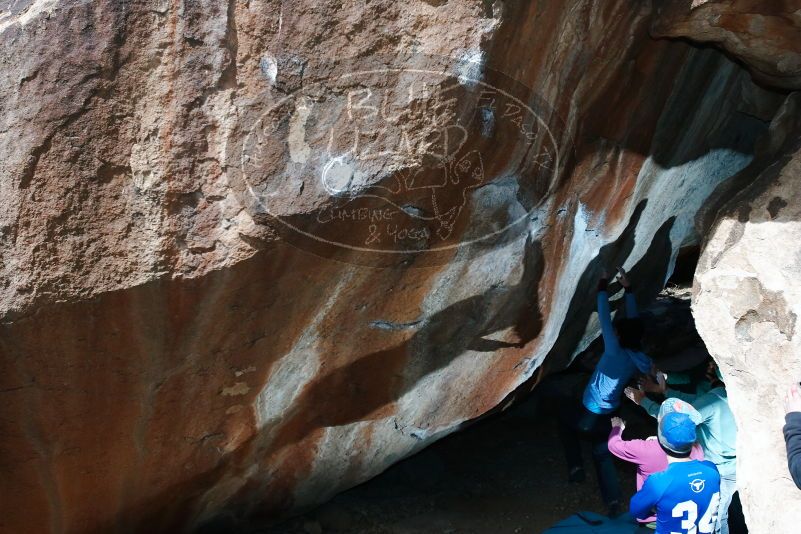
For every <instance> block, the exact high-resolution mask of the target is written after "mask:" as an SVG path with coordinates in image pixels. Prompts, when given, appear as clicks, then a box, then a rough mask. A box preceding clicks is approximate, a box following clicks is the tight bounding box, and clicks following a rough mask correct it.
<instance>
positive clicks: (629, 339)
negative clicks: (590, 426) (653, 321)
mask: <svg viewBox="0 0 801 534" xmlns="http://www.w3.org/2000/svg"><path fill="white" fill-rule="evenodd" d="M618 272H619V273H620V277H619V280H620V285H622V286H623V288H624V289H625V297H624V300H625V308H626V316H625V317H624V318H622V319H618V320H617V321H616V322H614V323H613V322H612V313H611V310H610V308H609V295H608V294H607V291H606V290H607V286H608V283H609V282H608V279H607V277H606V276H603V277H602V278H601V279H600V280H599V282H598V296H597V299H598V321H599V322H600V323H601V335H602V336H603V341H604V353H603V355H602V356H601V360H600V361H599V362H598V365H597V366H596V368H595V372H594V373H593V374H592V378H591V379H590V382H589V384H587V388H586V389H585V390H584V407H585V408H586V409H587V410H588V411H589V412H591V413H593V414H596V415H601V414H608V413H612V412H614V411H615V410H617V408H618V407H619V406H620V400H621V397H622V396H623V390H624V388H625V387H626V385H627V384H628V382H629V380H631V378H632V377H633V376H634V374H635V373H636V372H637V371H640V372H641V373H646V374H647V373H649V372H651V368H652V367H653V363H652V361H651V358H649V357H648V356H647V355H646V354H644V353H643V352H642V336H643V324H642V319H641V318H640V317H639V313H638V312H637V301H636V300H635V299H634V294H633V292H632V289H631V284H630V282H629V279H628V276H627V275H626V271H625V270H623V268H621V267H618Z"/></svg>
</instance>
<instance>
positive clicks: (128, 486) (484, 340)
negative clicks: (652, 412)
mask: <svg viewBox="0 0 801 534" xmlns="http://www.w3.org/2000/svg"><path fill="white" fill-rule="evenodd" d="M652 15H653V13H652V12H651V11H650V9H649V6H648V5H647V4H636V3H632V2H629V1H623V0H619V1H618V0H610V1H605V2H602V3H598V2H586V1H567V2H513V3H503V2H493V3H489V2H485V1H480V0H451V1H434V0H425V1H424V0H419V1H415V2H395V1H393V0H379V1H374V2H367V3H365V2H356V1H352V2H341V1H334V0H331V1H322V2H321V1H318V0H298V1H291V2H289V1H282V0H271V1H268V0H261V1H256V0H251V1H250V2H243V1H236V0H230V1H229V2H228V3H225V4H222V3H220V2H211V1H208V0H195V1H185V2H166V1H164V0H149V1H142V2H114V1H111V0H101V1H87V0H35V1H17V2H14V3H13V4H12V5H11V7H10V8H9V9H7V10H6V11H4V12H3V13H1V14H0V66H2V70H0V110H2V113H0V201H1V202H2V204H3V206H4V210H3V211H2V213H0V250H2V264H0V318H2V326H0V393H2V397H3V403H2V405H0V436H1V437H0V468H1V470H2V473H3V476H2V477H0V493H2V495H3V499H0V525H2V528H3V529H4V530H7V531H11V532H24V531H51V532H62V531H67V532H86V531H108V530H109V529H111V528H117V527H119V528H120V529H127V530H133V531H139V530H143V531H144V530H175V529H181V528H189V527H192V526H196V525H198V524H200V523H202V522H204V521H207V520H209V519H211V518H214V517H216V516H218V515H220V514H223V513H226V514H230V515H232V516H234V517H244V516H253V515H264V516H267V517H277V516H278V515H280V514H282V513H286V512H287V511H290V510H293V509H297V508H299V507H303V506H307V505H311V504H314V503H317V502H320V501H321V500H323V499H325V498H327V497H329V496H331V495H332V494H334V493H335V492H337V491H340V490H342V489H344V488H347V487H349V486H352V485H355V484H357V483H359V482H361V481H363V480H365V479H367V478H369V477H371V476H374V475H375V474H377V473H379V472H381V471H382V470H383V469H385V468H386V467H387V466H389V465H391V464H392V463H393V462H396V461H397V460H399V459H401V458H403V457H405V456H408V455H410V454H412V453H414V452H415V451H417V450H419V449H420V448H421V447H425V446H426V445H427V444H430V443H431V442H432V441H433V440H436V439H438V438H440V437H442V436H444V435H446V434H448V433H449V432H452V431H454V430H455V429H457V428H458V427H459V425H460V424H462V423H464V422H466V421H469V420H471V419H474V418H476V417H478V416H480V415H481V414H484V413H486V412H487V411H488V410H491V409H492V408H494V407H495V406H497V405H498V404H499V403H500V402H501V401H503V400H504V399H505V398H506V397H507V396H508V395H509V394H510V392H512V391H514V390H515V389H516V388H518V387H520V386H521V385H523V384H529V383H532V382H536V377H537V376H540V375H541V374H542V372H544V371H545V370H547V369H557V368H560V367H561V366H564V365H566V364H567V363H568V362H569V361H570V359H571V357H572V355H573V354H574V353H575V351H576V350H578V349H580V348H581V347H583V346H584V345H586V344H587V343H588V342H589V341H590V340H591V339H592V338H593V337H595V335H596V332H597V325H596V322H595V321H594V319H593V315H592V308H593V299H592V288H593V286H594V282H595V279H596V278H597V276H598V275H599V274H600V272H601V270H602V268H603V267H604V266H611V265H615V264H621V265H625V266H626V267H628V268H630V269H631V271H632V276H633V277H634V279H635V280H636V283H637V285H638V290H639V293H640V295H641V297H642V298H643V299H647V298H648V297H649V296H650V295H653V294H655V293H656V292H657V291H658V290H659V289H660V288H661V286H662V285H663V284H664V282H665V280H666V279H667V277H668V276H669V274H670V272H671V270H672V268H673V264H674V262H675V258H676V257H677V254H678V251H679V249H680V248H681V247H683V246H687V245H693V244H698V242H699V236H698V233H697V232H696V230H695V227H694V224H693V221H694V218H695V216H696V215H697V213H698V212H699V210H700V208H701V207H702V206H704V204H705V202H706V200H707V198H709V197H710V195H712V194H713V192H714V191H716V190H717V191H718V193H719V192H720V189H718V188H719V186H721V184H724V183H735V182H727V179H728V178H729V177H731V176H734V175H737V173H738V172H739V171H740V170H742V169H743V168H744V167H746V166H747V165H748V164H749V162H751V161H752V159H753V154H754V150H755V143H756V141H757V138H758V137H759V136H760V135H761V134H762V133H763V132H765V131H766V128H767V123H768V122H769V121H770V120H771V119H772V118H773V115H774V113H775V111H776V109H777V107H778V104H779V103H780V101H781V99H780V98H779V97H778V96H777V95H776V94H774V93H772V92H771V91H769V90H766V89H762V88H760V87H759V86H757V85H755V84H754V83H753V82H752V81H751V78H750V76H749V74H748V72H747V71H746V70H744V69H743V68H742V67H740V66H739V65H738V64H737V63H735V62H733V61H731V60H730V59H728V58H727V57H726V56H725V55H723V54H722V53H720V52H718V51H716V50H713V49H696V48H693V47H691V46H689V45H687V44H685V43H681V42H675V41H668V40H655V39H653V38H651V37H650V36H649V28H650V27H651V25H652V24H653V23H654V20H653V19H652ZM376 155H378V157H375V156H376ZM736 183H739V182H736ZM765 287H768V286H765ZM546 357H547V360H546ZM543 363H545V365H543Z"/></svg>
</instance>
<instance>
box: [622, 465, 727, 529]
mask: <svg viewBox="0 0 801 534" xmlns="http://www.w3.org/2000/svg"><path fill="white" fill-rule="evenodd" d="M719 501H720V475H719V474H718V470H717V468H716V467H715V464H713V463H712V462H708V461H702V460H693V461H691V462H675V463H671V464H670V465H669V466H668V468H667V469H666V470H664V471H662V472H661V473H654V474H653V475H651V476H650V477H648V479H647V480H646V481H645V484H643V486H642V489H641V490H640V491H638V492H637V494H636V495H634V497H632V498H631V506H630V511H631V515H633V516H634V517H636V518H638V519H645V518H647V517H648V516H649V515H651V510H653V509H656V534H707V533H711V532H714V531H715V523H716V522H717V516H718V505H719Z"/></svg>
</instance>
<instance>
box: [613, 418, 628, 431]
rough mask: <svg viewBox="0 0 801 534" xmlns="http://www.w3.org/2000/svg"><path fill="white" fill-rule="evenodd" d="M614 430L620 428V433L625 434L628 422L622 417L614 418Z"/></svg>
mask: <svg viewBox="0 0 801 534" xmlns="http://www.w3.org/2000/svg"><path fill="white" fill-rule="evenodd" d="M612 428H620V431H621V432H623V430H625V428H626V422H625V421H624V420H623V419H621V418H620V417H613V418H612Z"/></svg>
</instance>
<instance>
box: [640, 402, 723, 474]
mask: <svg viewBox="0 0 801 534" xmlns="http://www.w3.org/2000/svg"><path fill="white" fill-rule="evenodd" d="M665 396H666V397H676V398H678V399H681V400H683V401H686V402H689V403H690V404H692V406H693V408H695V409H696V410H698V412H699V413H700V414H701V417H702V418H703V420H702V421H701V424H699V425H698V443H700V444H701V447H702V448H703V449H704V457H705V458H706V459H707V460H710V461H711V462H713V463H714V464H715V465H716V466H717V468H718V471H720V474H721V476H724V477H731V476H733V475H734V474H735V473H736V472H737V424H736V423H735V422H734V415H733V414H732V412H731V408H729V400H728V397H727V395H726V388H724V387H716V388H714V389H711V390H709V391H708V392H707V393H704V394H703V395H694V394H692V393H682V392H681V391H675V390H672V389H668V390H667V392H665ZM641 405H642V407H643V408H645V410H646V411H647V412H648V414H649V415H651V416H652V417H657V416H658V415H659V406H660V405H659V403H657V402H654V401H652V400H650V399H648V398H647V397H646V398H644V399H643V400H642V403H641Z"/></svg>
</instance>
